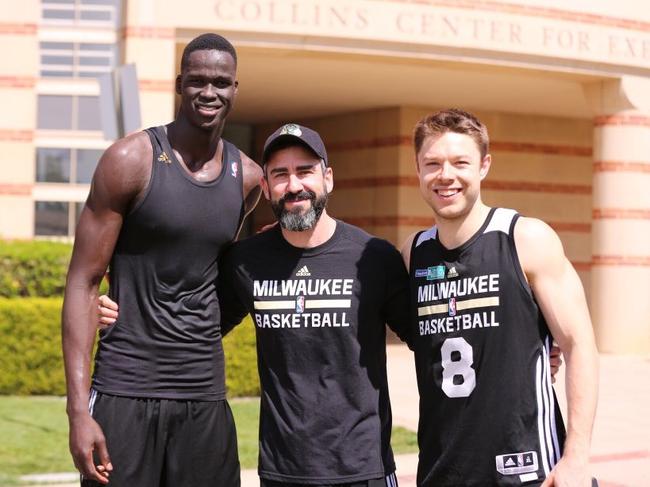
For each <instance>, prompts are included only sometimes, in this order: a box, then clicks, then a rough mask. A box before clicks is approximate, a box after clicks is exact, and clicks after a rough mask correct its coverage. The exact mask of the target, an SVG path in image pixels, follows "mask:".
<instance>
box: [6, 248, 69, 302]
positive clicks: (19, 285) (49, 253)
mask: <svg viewBox="0 0 650 487" xmlns="http://www.w3.org/2000/svg"><path fill="white" fill-rule="evenodd" d="M71 253H72V245H70V244H65V243H58V242H39V241H30V242H27V241H3V240H0V296H1V297H5V298H13V297H54V296H63V290H64V287H65V276H66V273H67V271H68V263H69V262H70V255H71Z"/></svg>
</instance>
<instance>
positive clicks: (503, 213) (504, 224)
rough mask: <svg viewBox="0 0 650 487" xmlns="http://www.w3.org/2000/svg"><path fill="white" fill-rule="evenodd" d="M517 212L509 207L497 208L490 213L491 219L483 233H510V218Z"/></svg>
mask: <svg viewBox="0 0 650 487" xmlns="http://www.w3.org/2000/svg"><path fill="white" fill-rule="evenodd" d="M516 214H517V211H516V210H512V209H510V208H497V209H496V210H494V213H493V214H492V219H491V220H490V223H489V224H488V226H487V228H486V229H485V231H484V232H483V233H488V232H503V233H505V234H506V235H508V234H509V233H510V226H511V224H512V219H513V218H514V217H515V215H516Z"/></svg>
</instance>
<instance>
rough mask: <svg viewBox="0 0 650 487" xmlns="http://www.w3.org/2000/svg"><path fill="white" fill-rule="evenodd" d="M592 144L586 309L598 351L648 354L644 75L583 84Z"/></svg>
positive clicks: (648, 85)
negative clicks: (590, 109) (589, 107)
mask: <svg viewBox="0 0 650 487" xmlns="http://www.w3.org/2000/svg"><path fill="white" fill-rule="evenodd" d="M586 92H587V95H588V98H589V99H590V101H591V102H592V106H593V107H594V109H595V112H596V115H595V117H594V144H593V159H594V162H593V202H592V272H591V300H590V301H591V302H590V307H591V313H592V318H593V322H594V327H595V331H596V339H597V343H598V348H599V350H600V351H601V352H606V353H618V354H645V353H648V352H650V80H647V79H639V78H623V79H620V80H615V81H605V82H599V83H597V84H595V85H591V86H589V87H587V89H586Z"/></svg>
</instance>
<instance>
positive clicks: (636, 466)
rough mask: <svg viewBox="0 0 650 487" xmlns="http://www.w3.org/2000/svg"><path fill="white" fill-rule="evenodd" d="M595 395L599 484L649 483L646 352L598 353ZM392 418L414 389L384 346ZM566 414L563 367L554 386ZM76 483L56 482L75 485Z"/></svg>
mask: <svg viewBox="0 0 650 487" xmlns="http://www.w3.org/2000/svg"><path fill="white" fill-rule="evenodd" d="M600 366H601V367H600V369H601V370H600V395H599V404H598V414H597V416H596V425H595V427H594V435H593V441H592V455H591V465H592V472H593V475H594V476H596V477H597V478H598V479H599V481H600V486H601V487H647V486H650V357H645V358H642V357H620V356H609V355H601V359H600ZM388 375H389V385H390V391H391V400H392V404H393V421H394V423H395V424H396V425H399V426H404V427H406V428H409V429H412V430H413V431H415V430H416V429H417V418H418V393H417V384H416V380H415V370H414V367H413V358H412V355H411V352H410V351H409V350H408V349H407V348H406V347H405V346H403V345H389V346H388ZM555 389H556V391H557V394H558V399H559V401H560V404H561V406H562V408H563V411H564V416H565V418H566V400H565V397H564V369H563V370H562V371H560V373H559V374H558V380H557V383H556V385H555ZM396 461H397V474H398V478H399V484H400V487H415V473H416V469H417V455H415V454H413V455H399V456H397V458H396ZM76 486H78V484H76V483H74V484H58V485H57V487H76ZM242 487H259V481H258V478H257V473H256V471H255V470H244V471H243V472H242Z"/></svg>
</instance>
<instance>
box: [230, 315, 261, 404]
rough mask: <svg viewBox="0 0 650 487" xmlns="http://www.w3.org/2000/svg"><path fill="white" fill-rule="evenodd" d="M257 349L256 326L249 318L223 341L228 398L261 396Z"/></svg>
mask: <svg viewBox="0 0 650 487" xmlns="http://www.w3.org/2000/svg"><path fill="white" fill-rule="evenodd" d="M255 347H256V345H255V326H254V325H253V322H252V320H251V319H250V316H248V317H246V319H245V320H244V321H243V322H242V323H241V324H240V325H239V326H236V327H235V329H234V330H232V331H231V332H230V333H228V334H227V335H226V337H225V338H224V340H223V348H224V351H225V354H226V386H227V388H228V397H239V396H259V395H260V381H259V376H258V374H257V350H256V348H255Z"/></svg>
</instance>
